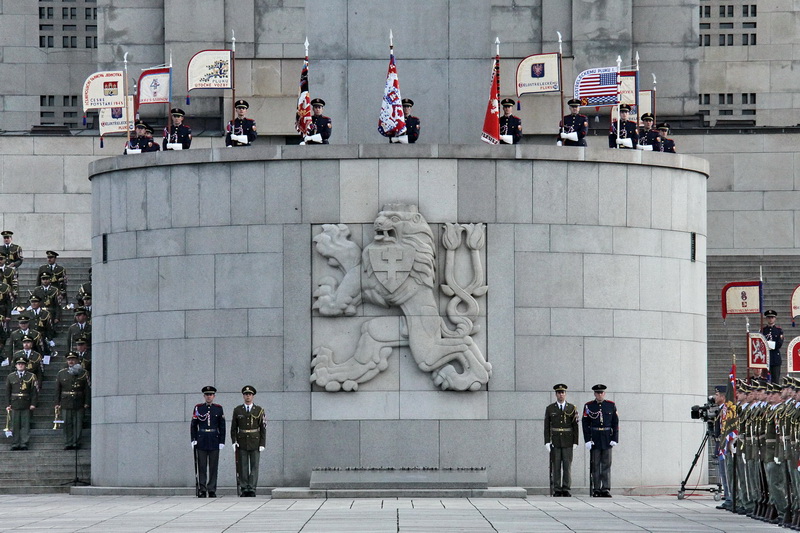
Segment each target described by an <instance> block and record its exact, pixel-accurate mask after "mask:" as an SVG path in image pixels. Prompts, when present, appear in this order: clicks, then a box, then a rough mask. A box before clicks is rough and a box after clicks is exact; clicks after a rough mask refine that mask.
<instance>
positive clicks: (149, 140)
mask: <svg viewBox="0 0 800 533" xmlns="http://www.w3.org/2000/svg"><path fill="white" fill-rule="evenodd" d="M135 131H136V136H135V137H131V139H130V141H128V144H127V146H126V147H125V151H124V152H123V153H125V154H138V153H140V152H141V153H144V152H158V151H159V150H161V147H160V146H159V145H158V143H157V142H154V141H153V128H152V127H151V126H150V125H149V124H147V123H145V122H142V121H141V120H140V121H139V122H137V123H136V128H135Z"/></svg>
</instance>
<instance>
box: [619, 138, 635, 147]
mask: <svg viewBox="0 0 800 533" xmlns="http://www.w3.org/2000/svg"><path fill="white" fill-rule="evenodd" d="M617 144H618V145H620V146H624V147H625V148H633V141H632V140H630V139H617Z"/></svg>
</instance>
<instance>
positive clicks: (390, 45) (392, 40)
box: [389, 28, 394, 48]
mask: <svg viewBox="0 0 800 533" xmlns="http://www.w3.org/2000/svg"><path fill="white" fill-rule="evenodd" d="M389 48H394V36H393V35H392V29H391V28H389Z"/></svg>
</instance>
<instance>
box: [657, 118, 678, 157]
mask: <svg viewBox="0 0 800 533" xmlns="http://www.w3.org/2000/svg"><path fill="white" fill-rule="evenodd" d="M658 134H659V136H660V137H661V151H662V152H668V153H670V154H674V153H675V141H673V140H672V139H670V138H669V137H667V135H668V134H669V123H668V122H662V123H661V124H659V125H658Z"/></svg>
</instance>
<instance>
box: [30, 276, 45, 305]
mask: <svg viewBox="0 0 800 533" xmlns="http://www.w3.org/2000/svg"><path fill="white" fill-rule="evenodd" d="M42 279H44V278H42ZM28 301H29V302H41V301H42V299H41V298H39V297H38V296H31V297H30V299H29V300H28Z"/></svg>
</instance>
